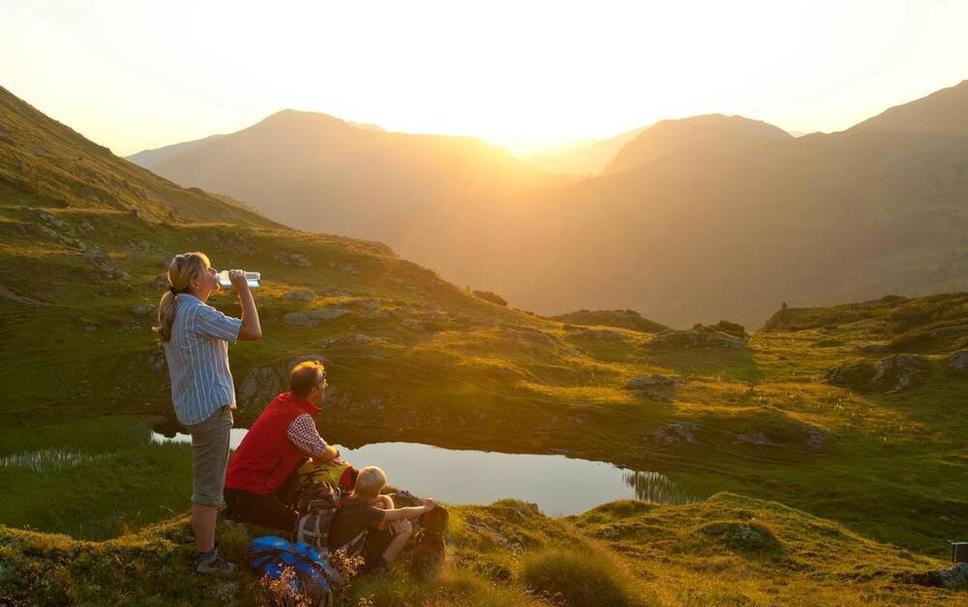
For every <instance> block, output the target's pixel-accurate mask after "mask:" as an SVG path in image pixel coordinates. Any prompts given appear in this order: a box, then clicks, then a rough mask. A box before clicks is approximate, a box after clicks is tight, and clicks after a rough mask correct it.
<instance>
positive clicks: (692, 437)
mask: <svg viewBox="0 0 968 607" xmlns="http://www.w3.org/2000/svg"><path fill="white" fill-rule="evenodd" d="M698 431H699V426H698V425H696V424H694V423H692V422H675V423H671V424H667V425H665V426H662V427H661V428H659V429H658V430H656V431H655V432H653V433H652V437H653V438H654V439H655V440H657V441H658V442H660V443H662V444H663V445H665V446H667V447H675V446H678V445H681V444H683V443H688V444H695V443H698V442H699V439H697V438H696V432H698Z"/></svg>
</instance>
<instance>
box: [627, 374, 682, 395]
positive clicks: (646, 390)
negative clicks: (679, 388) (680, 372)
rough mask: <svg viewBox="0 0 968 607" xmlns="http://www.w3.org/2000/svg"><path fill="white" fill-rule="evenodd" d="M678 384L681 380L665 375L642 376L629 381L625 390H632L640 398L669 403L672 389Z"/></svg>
mask: <svg viewBox="0 0 968 607" xmlns="http://www.w3.org/2000/svg"><path fill="white" fill-rule="evenodd" d="M680 383H683V382H682V380H677V379H673V378H671V377H666V376H665V375H644V376H642V377H634V378H632V379H630V380H629V381H628V383H627V384H625V389H626V390H632V391H634V392H636V393H637V394H638V395H639V396H641V397H646V398H653V399H656V400H663V401H671V400H672V391H673V388H674V387H675V386H676V385H677V384H680Z"/></svg>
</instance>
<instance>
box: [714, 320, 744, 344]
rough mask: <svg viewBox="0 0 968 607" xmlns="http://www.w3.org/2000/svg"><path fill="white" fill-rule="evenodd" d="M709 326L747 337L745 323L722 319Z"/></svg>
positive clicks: (741, 337)
mask: <svg viewBox="0 0 968 607" xmlns="http://www.w3.org/2000/svg"><path fill="white" fill-rule="evenodd" d="M709 328H710V329H713V330H716V331H719V332H721V333H725V334H726V335H732V336H733V337H738V338H740V339H743V338H744V337H746V328H745V327H743V325H741V324H739V323H736V322H730V321H728V320H721V321H719V322H718V323H716V324H714V325H710V326H709Z"/></svg>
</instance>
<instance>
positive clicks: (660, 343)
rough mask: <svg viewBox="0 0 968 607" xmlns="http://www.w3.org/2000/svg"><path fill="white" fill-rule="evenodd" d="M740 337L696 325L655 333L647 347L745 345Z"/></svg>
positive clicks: (741, 346)
mask: <svg viewBox="0 0 968 607" xmlns="http://www.w3.org/2000/svg"><path fill="white" fill-rule="evenodd" d="M745 345H746V343H745V341H744V340H743V339H742V338H739V337H735V336H733V335H728V334H726V333H723V332H722V331H717V330H715V329H710V328H709V327H704V326H702V325H696V326H695V327H693V328H691V329H684V330H677V329H669V330H668V331H662V332H661V333H657V334H656V335H654V336H653V337H652V339H651V340H649V347H650V348H655V349H665V348H670V349H671V348H734V349H739V348H743V347H745Z"/></svg>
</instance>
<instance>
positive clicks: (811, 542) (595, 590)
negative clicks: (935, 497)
mask: <svg viewBox="0 0 968 607" xmlns="http://www.w3.org/2000/svg"><path fill="white" fill-rule="evenodd" d="M257 533H260V532H259V531H258V530H256V529H251V528H247V527H246V526H243V525H237V524H232V523H225V524H224V525H222V529H221V531H220V536H221V538H222V542H223V549H224V551H225V552H226V553H227V554H228V555H229V556H230V557H231V558H235V559H238V560H241V559H243V558H244V553H245V546H246V544H247V541H248V539H249V538H250V537H252V536H253V535H254V534H257ZM190 537H191V536H190V532H189V530H188V525H187V520H186V519H185V518H182V517H179V518H173V519H170V520H168V521H165V522H164V523H161V524H158V525H156V526H153V527H150V528H147V529H144V530H142V531H140V532H139V533H137V534H132V535H126V536H124V537H121V538H118V539H115V540H110V541H106V542H100V543H92V542H81V541H77V540H72V539H70V538H68V537H65V536H57V535H49V534H40V533H34V532H25V531H15V530H11V529H2V528H0V555H2V557H3V561H4V563H5V566H4V568H3V569H0V588H3V591H2V592H0V598H2V599H6V600H8V601H13V602H14V604H16V601H18V600H26V601H32V602H36V604H41V605H44V604H72V605H79V606H80V605H103V604H115V605H224V604H232V605H261V604H264V601H266V600H267V598H268V594H267V593H266V591H265V590H264V589H263V588H262V587H261V586H260V585H259V583H258V580H256V579H255V577H254V576H253V575H252V574H251V573H250V572H249V570H248V569H245V570H243V573H242V575H240V576H239V577H238V578H237V579H234V580H231V581H220V580H215V581H213V580H211V579H208V578H201V577H198V576H191V575H186V574H185V573H184V569H185V567H186V562H187V560H188V558H189V556H190V552H191V548H190ZM448 550H449V563H448V565H447V566H446V567H445V569H444V571H443V572H442V574H441V575H440V576H436V577H433V578H430V579H415V578H411V577H410V576H409V575H408V574H407V572H406V567H405V566H400V565H405V563H406V560H407V557H408V556H409V554H408V553H406V552H405V553H404V554H403V556H402V557H401V562H400V563H397V564H396V566H395V568H394V569H393V570H392V572H393V574H392V575H390V576H379V577H362V578H356V579H355V580H353V582H352V583H351V586H350V588H349V590H348V596H347V600H346V604H347V605H354V606H356V605H360V606H362V605H380V606H388V607H394V606H404V605H438V606H441V607H445V606H450V605H454V606H456V605H461V606H481V607H484V606H492V607H497V606H502V607H504V606H508V605H513V606H519V607H539V606H547V605H561V606H564V607H592V606H601V607H625V606H627V607H633V606H637V607H657V606H666V607H676V606H693V605H703V606H708V607H732V606H735V605H744V606H749V607H759V606H764V607H765V606H767V605H779V604H781V605H789V606H791V607H796V606H807V605H811V606H812V605H840V606H843V607H852V606H861V605H863V606H878V605H925V606H926V605H938V606H941V605H954V604H963V603H959V601H963V600H964V598H965V597H964V593H963V592H961V593H959V592H958V591H952V590H942V589H938V588H923V587H919V586H916V585H912V584H909V583H905V580H906V579H908V578H909V576H910V575H911V574H913V573H918V572H921V571H925V570H928V569H931V568H938V567H942V566H944V563H943V562H942V561H938V560H934V559H929V558H925V557H921V556H917V555H914V554H911V553H910V552H908V551H906V550H903V549H900V548H897V547H893V546H889V545H884V544H878V543H876V542H872V541H870V540H867V539H864V538H862V537H859V536H857V535H856V534H854V533H852V532H850V531H849V530H847V529H845V528H844V527H842V526H840V525H837V524H835V523H831V522H829V521H826V520H823V519H818V518H816V517H813V516H810V515H808V514H805V513H803V512H800V511H797V510H793V509H791V508H787V507H786V506H783V505H780V504H777V503H775V502H764V501H759V500H754V499H750V498H745V497H741V496H737V495H732V494H725V493H720V494H717V495H715V496H713V497H712V498H710V499H709V500H707V501H705V502H704V503H701V504H694V505H689V506H654V505H649V504H643V503H641V502H614V503H610V504H605V505H602V506H600V507H598V508H596V509H594V510H592V511H590V512H587V513H585V514H583V515H581V516H579V517H574V518H572V519H569V520H561V519H559V520H555V519H549V518H547V517H545V516H544V515H542V514H541V513H540V512H539V511H538V510H537V509H536V508H534V506H533V505H530V504H526V503H522V502H517V501H513V500H504V501H500V502H497V503H495V504H493V505H490V506H458V507H456V508H453V509H452V516H451V534H450V538H449V548H448ZM29 604H34V603H29Z"/></svg>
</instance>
